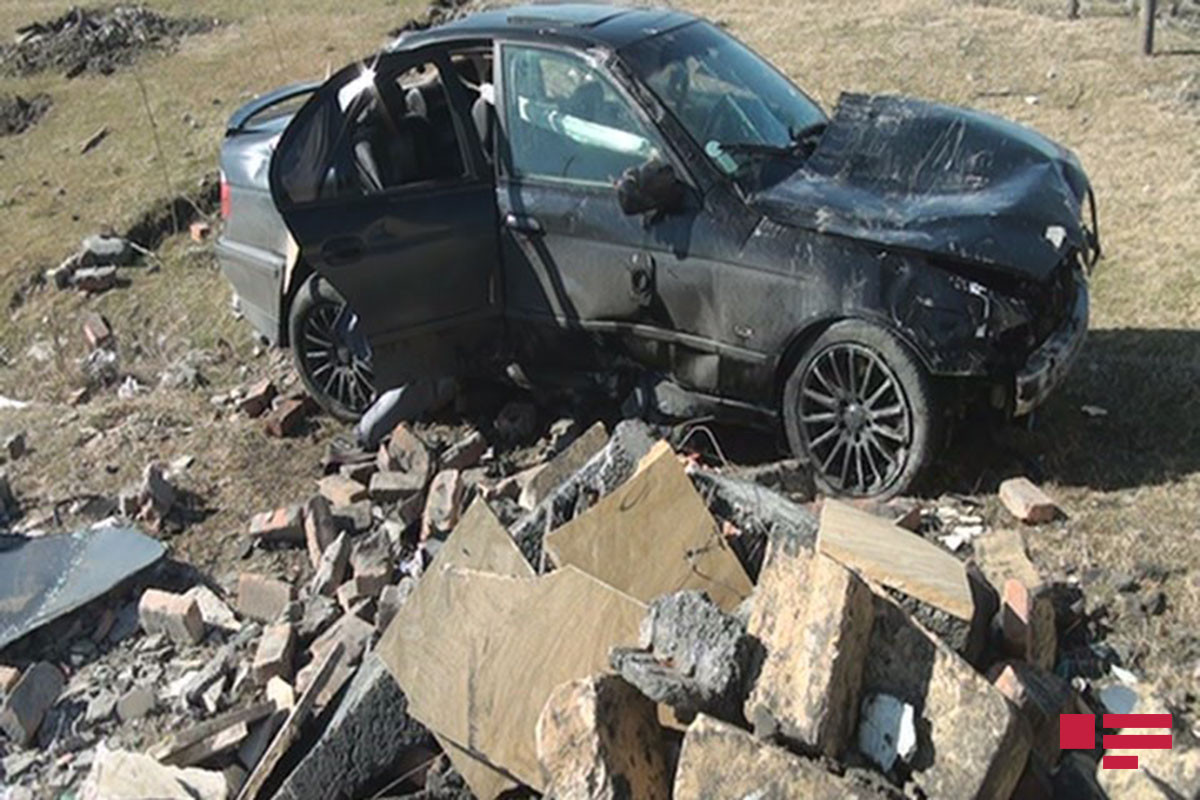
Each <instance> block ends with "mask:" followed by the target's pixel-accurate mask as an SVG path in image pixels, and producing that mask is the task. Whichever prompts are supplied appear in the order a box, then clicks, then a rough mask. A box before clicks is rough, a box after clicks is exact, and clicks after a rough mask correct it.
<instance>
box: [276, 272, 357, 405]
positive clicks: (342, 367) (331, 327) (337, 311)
mask: <svg viewBox="0 0 1200 800" xmlns="http://www.w3.org/2000/svg"><path fill="white" fill-rule="evenodd" d="M354 323H355V318H354V312H353V311H351V310H350V309H349V308H348V307H347V306H346V301H345V300H344V299H343V298H342V296H341V295H340V294H338V293H337V291H336V290H335V289H334V288H333V287H332V286H330V285H329V284H328V283H326V282H325V281H323V280H321V279H320V278H319V277H317V276H316V275H313V276H312V277H310V278H309V279H308V280H307V281H305V283H304V285H303V286H301V287H300V289H299V291H297V293H296V297H295V299H294V300H293V301H292V310H291V314H290V316H289V318H288V333H289V337H290V341H291V344H292V357H293V358H294V359H295V362H296V370H297V371H298V372H299V373H300V380H301V381H303V383H304V387H305V388H306V389H307V390H308V393H309V394H311V395H312V396H313V398H314V399H315V400H316V401H317V402H318V403H319V404H320V405H321V407H322V408H324V409H325V410H326V411H328V412H329V413H330V414H331V415H333V416H334V417H337V418H338V419H340V420H344V421H346V422H354V421H355V420H357V419H358V418H359V417H360V416H362V414H363V412H365V411H366V410H367V409H368V408H370V406H371V403H373V402H374V401H375V376H374V373H373V372H372V371H371V359H370V354H369V351H368V348H367V346H366V344H365V342H363V341H356V339H355V337H357V336H361V334H358V333H356V332H355V325H354Z"/></svg>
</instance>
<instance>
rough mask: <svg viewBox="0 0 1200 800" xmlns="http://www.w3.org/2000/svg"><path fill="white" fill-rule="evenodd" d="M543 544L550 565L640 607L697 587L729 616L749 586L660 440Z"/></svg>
mask: <svg viewBox="0 0 1200 800" xmlns="http://www.w3.org/2000/svg"><path fill="white" fill-rule="evenodd" d="M545 546H546V551H547V553H548V554H549V555H550V557H551V558H552V559H553V560H554V563H556V564H558V565H560V566H561V565H571V566H575V567H577V568H579V569H581V570H583V571H584V572H586V573H588V574H589V575H593V576H594V577H596V578H597V579H599V580H600V581H602V582H603V583H606V584H608V585H609V586H612V587H614V588H616V589H619V590H621V591H623V592H625V593H627V594H629V595H630V596H632V597H634V598H636V599H638V600H641V601H642V602H649V601H651V600H653V599H654V598H656V597H659V596H661V595H663V594H668V593H671V592H676V591H679V590H683V589H697V590H701V591H703V592H705V593H706V594H708V596H709V597H710V598H711V599H712V600H713V602H715V603H716V604H717V606H719V607H720V608H722V609H724V610H726V611H730V610H732V609H733V608H735V607H736V606H737V605H738V604H739V603H741V602H742V600H744V599H745V598H746V597H748V596H749V595H750V592H751V591H752V590H753V588H754V587H753V584H751V583H750V578H749V577H748V576H747V575H746V572H745V570H743V569H742V566H741V564H740V563H739V562H738V560H737V557H736V556H734V554H733V551H732V550H730V549H729V547H728V545H727V544H726V543H725V540H724V538H723V537H722V536H721V534H720V532H719V531H718V530H717V525H716V522H715V520H713V518H712V515H711V514H709V513H708V508H707V507H706V506H705V505H704V501H703V500H702V499H701V498H700V495H699V494H697V493H696V490H695V489H694V488H693V487H692V484H691V481H689V480H688V477H687V475H686V474H685V473H684V470H683V466H682V465H681V464H680V463H679V460H678V458H676V456H675V453H674V451H673V450H672V449H671V447H670V445H668V444H667V443H666V442H659V443H658V444H656V445H655V446H654V447H653V448H652V449H651V450H650V452H649V453H648V454H647V455H646V456H645V457H644V458H643V459H642V461H641V463H640V464H639V465H638V468H637V470H636V471H635V473H634V475H633V476H632V477H631V478H630V479H629V480H628V481H627V482H625V483H624V484H622V485H621V486H618V487H616V488H614V489H613V490H612V491H611V492H610V493H609V494H608V495H607V496H605V497H603V498H601V499H600V501H599V502H597V503H596V505H595V506H593V507H592V508H590V509H588V510H587V511H585V512H584V513H583V514H581V515H579V516H578V517H576V518H575V519H573V520H571V521H570V522H568V523H567V524H565V525H564V526H563V527H561V528H560V529H558V530H556V531H554V532H552V533H550V534H549V535H548V536H546V539H545Z"/></svg>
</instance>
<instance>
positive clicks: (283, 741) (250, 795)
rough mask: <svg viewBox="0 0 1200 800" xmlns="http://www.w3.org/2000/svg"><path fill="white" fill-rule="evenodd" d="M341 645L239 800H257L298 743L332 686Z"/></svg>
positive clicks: (286, 722)
mask: <svg viewBox="0 0 1200 800" xmlns="http://www.w3.org/2000/svg"><path fill="white" fill-rule="evenodd" d="M343 649H344V648H343V647H342V643H341V642H338V643H337V644H336V645H334V647H333V649H332V650H330V651H329V653H328V654H327V655H326V656H325V660H324V661H322V662H321V666H320V667H318V668H317V673H316V675H315V676H314V677H313V679H312V683H310V684H309V685H308V688H307V689H305V690H304V694H302V695H301V696H300V699H299V700H297V701H296V705H295V707H294V708H293V709H292V711H291V713H290V714H288V717H287V719H286V720H284V723H283V727H281V728H280V729H279V733H277V734H275V738H274V739H272V740H271V744H270V745H269V746H268V747H267V751H266V752H265V753H263V757H262V760H261V761H259V762H258V764H256V765H255V767H254V771H253V772H251V773H250V775H249V776H248V777H247V778H246V782H245V783H244V784H243V785H242V791H241V792H239V793H238V796H237V798H238V800H254V798H255V797H256V796H257V795H258V793H259V791H260V790H261V789H262V787H263V784H264V783H266V782H267V778H269V777H271V772H272V771H273V770H274V769H275V766H276V765H277V764H278V763H279V760H280V759H281V758H283V756H284V754H286V753H287V751H288V748H290V747H291V746H292V744H293V743H294V742H295V741H296V737H297V736H298V735H299V734H300V726H301V725H303V724H304V720H305V719H306V718H307V717H308V714H309V712H310V711H312V707H313V704H314V703H315V702H316V701H317V695H318V694H320V693H321V690H322V689H323V688H325V684H326V683H328V682H329V677H330V676H331V675H332V674H333V671H334V668H335V667H336V666H337V665H338V662H339V661H341V659H342V651H343Z"/></svg>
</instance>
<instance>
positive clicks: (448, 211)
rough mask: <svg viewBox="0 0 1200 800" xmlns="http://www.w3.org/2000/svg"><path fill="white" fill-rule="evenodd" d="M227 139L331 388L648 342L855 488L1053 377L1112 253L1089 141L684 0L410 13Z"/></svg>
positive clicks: (719, 404) (248, 278)
mask: <svg viewBox="0 0 1200 800" xmlns="http://www.w3.org/2000/svg"><path fill="white" fill-rule="evenodd" d="M297 98H299V99H300V100H305V102H304V104H303V106H302V107H300V108H299V110H298V111H296V113H294V114H292V113H291V107H290V106H289V105H288V103H289V101H290V102H291V103H292V106H294V105H295V104H296V102H297ZM276 107H278V108H285V109H288V110H287V111H286V113H285V112H282V111H272V110H271V109H272V108H276ZM255 118H262V119H259V120H256V119H255ZM222 171H223V178H224V181H225V184H224V186H223V190H224V191H225V198H224V199H225V201H226V203H225V213H226V215H227V220H226V225H225V229H224V232H223V234H222V238H221V240H220V242H219V245H218V246H219V251H220V254H221V257H222V260H223V264H224V266H225V269H226V272H227V274H228V275H229V276H230V279H231V280H232V282H233V283H234V286H235V289H236V291H237V294H238V296H239V298H240V300H241V302H242V306H243V311H245V312H246V313H247V316H248V317H249V318H250V319H251V320H252V321H253V322H254V323H255V324H256V325H257V326H258V327H259V329H260V330H261V331H262V332H263V333H264V334H265V335H267V336H268V338H270V339H272V340H273V341H282V342H288V343H290V345H291V347H292V348H293V351H294V353H295V357H296V361H297V363H298V365H299V368H300V371H301V374H302V376H303V378H304V381H305V383H306V384H307V386H308V387H309V389H310V390H312V391H313V393H314V394H315V395H316V396H317V397H318V399H320V400H321V402H322V403H323V404H324V405H325V406H326V407H327V408H329V409H330V410H332V411H333V412H334V413H336V414H338V415H340V416H343V417H352V416H353V415H355V414H357V413H361V412H362V411H363V410H364V409H365V408H366V407H367V405H369V403H370V402H371V401H372V399H373V398H374V397H375V393H376V392H378V391H381V390H383V389H386V388H389V387H393V386H397V385H400V384H403V383H405V382H408V381H413V380H415V379H419V378H425V377H430V376H447V375H456V374H466V373H471V372H478V371H480V370H484V369H489V368H492V367H494V366H495V365H497V364H504V363H509V362H515V363H517V364H520V365H521V366H522V368H523V369H526V370H527V371H528V372H529V373H530V374H532V373H536V372H539V371H541V372H547V373H549V372H554V371H562V370H564V369H566V370H574V371H591V372H608V371H618V370H625V369H631V370H632V369H636V370H641V371H643V372H645V373H648V374H654V375H660V376H663V377H664V378H665V379H667V380H669V381H671V382H672V384H673V387H674V389H675V390H677V391H678V392H679V393H680V394H682V395H683V396H685V397H687V398H688V400H689V405H690V407H694V408H702V409H705V410H706V412H707V413H711V414H713V415H716V416H719V417H724V418H729V419H736V420H750V421H754V420H757V421H760V422H764V423H766V424H768V425H772V426H775V428H776V429H781V430H782V432H783V434H784V435H785V436H786V441H787V443H788V445H789V446H790V448H791V449H792V450H793V451H794V452H795V453H796V455H798V456H802V457H805V458H807V459H809V460H810V461H811V463H812V464H813V465H814V467H815V469H816V472H817V475H818V481H819V483H820V484H821V486H822V488H824V489H826V490H828V491H831V492H834V493H838V494H844V495H857V496H885V495H891V494H895V493H898V492H901V491H903V490H905V489H906V488H908V487H909V486H910V485H911V484H912V482H913V480H914V478H915V477H916V476H917V474H918V473H919V472H920V471H921V469H922V468H923V467H924V466H926V465H928V464H929V462H930V461H931V459H932V458H933V456H934V455H935V453H936V448H937V447H938V446H939V445H940V443H941V441H942V440H943V438H944V436H943V434H944V431H945V429H946V421H947V420H948V419H949V418H950V417H951V415H952V413H953V412H954V411H955V410H956V408H961V407H962V406H963V404H964V403H967V402H986V403H988V404H990V405H991V406H992V407H994V408H995V409H996V410H997V411H998V412H1000V413H1003V414H1004V415H1007V416H1022V415H1026V414H1028V413H1029V412H1030V411H1031V410H1032V409H1033V408H1035V407H1036V406H1037V405H1038V404H1039V403H1041V402H1042V401H1043V400H1044V399H1045V398H1046V396H1047V395H1048V393H1049V392H1051V390H1052V389H1053V388H1054V387H1055V386H1056V385H1057V384H1058V383H1060V382H1061V380H1062V378H1063V376H1064V374H1065V373H1066V371H1067V370H1068V368H1069V367H1070V364H1071V362H1072V360H1073V358H1074V356H1075V355H1076V353H1077V352H1078V350H1079V348H1080V346H1081V344H1082V341H1083V338H1084V335H1085V332H1086V328H1087V316H1088V292H1087V284H1086V278H1087V272H1088V270H1089V269H1090V268H1091V266H1092V264H1094V262H1095V260H1096V258H1097V257H1098V255H1099V243H1098V239H1097V236H1096V219H1095V200H1094V198H1093V196H1092V191H1091V188H1090V186H1089V183H1088V180H1087V177H1086V176H1085V174H1084V172H1083V170H1082V168H1081V167H1080V164H1079V162H1078V160H1077V159H1076V158H1075V156H1074V155H1073V154H1072V153H1070V152H1069V151H1068V150H1066V149H1064V148H1063V147H1061V146H1059V145H1057V144H1055V143H1053V142H1051V141H1049V140H1047V139H1046V138H1044V137H1042V136H1041V135H1039V134H1037V133H1034V132H1033V131H1031V130H1028V129H1026V128H1023V127H1021V126H1019V125H1016V124H1014V123H1011V122H1007V121H1005V120H1002V119H999V118H997V117H994V116H991V115H988V114H984V113H980V112H976V111H970V110H965V109H959V108H952V107H948V106H944V105H939V104H935V103H929V102H923V101H919V100H912V99H907V98H898V97H883V96H868V95H859V94H847V95H844V96H843V97H842V98H841V99H840V101H839V103H838V105H837V107H836V108H835V109H834V110H833V112H832V114H831V115H827V114H826V113H825V112H824V111H823V110H822V109H821V108H820V107H819V106H818V105H817V104H816V103H815V102H813V101H812V100H811V99H810V98H809V97H807V96H806V95H805V94H804V93H803V92H802V91H801V90H799V89H798V88H796V87H795V86H794V85H793V84H792V83H791V82H790V81H789V80H788V79H787V78H786V77H784V76H783V75H782V74H781V73H780V72H779V71H778V70H776V69H775V68H774V67H772V66H771V65H770V64H769V63H767V62H766V61H764V60H763V59H762V58H760V57H759V56H757V55H756V54H754V53H753V52H752V51H751V50H749V49H748V48H747V47H745V46H744V45H742V44H741V43H739V42H738V41H737V40H736V39H734V38H732V37H731V36H730V35H729V34H727V33H725V32H724V31H722V30H720V29H719V28H718V27H716V26H714V25H711V24H709V23H708V22H705V21H703V20H700V19H697V18H695V17H693V16H690V15H687V14H684V13H681V12H678V11H673V10H662V9H626V8H615V7H611V6H593V5H561V6H543V5H539V6H530V7H524V8H511V9H503V10H495V11H488V12H483V13H480V14H476V15H474V16H470V17H467V18H465V19H462V20H459V21H456V22H453V23H450V24H447V25H444V26H441V27H438V28H435V29H431V30H428V31H423V32H419V33H412V34H407V35H405V36H403V37H401V39H399V40H398V41H397V42H395V43H394V44H393V45H392V46H391V47H390V48H388V49H387V50H386V51H385V52H384V53H382V54H380V55H378V56H376V57H373V58H371V59H368V60H366V61H363V62H358V63H355V64H352V65H350V66H349V67H347V68H346V69H344V70H342V71H341V72H340V73H338V74H336V75H334V76H333V77H332V78H330V79H329V80H328V81H326V82H325V83H324V84H322V85H320V86H319V87H314V86H302V87H298V88H295V89H289V90H282V91H280V92H278V93H276V94H275V95H271V96H268V97H267V98H264V99H263V100H260V101H257V102H256V103H253V104H251V105H250V106H248V107H247V108H246V109H244V110H243V111H241V112H239V114H238V115H236V116H235V118H234V120H233V121H232V122H231V125H230V135H229V137H228V139H227V142H226V146H225V150H224V153H223V156H222ZM268 179H269V181H268ZM268 186H269V196H268V195H267V193H266V192H267V188H268ZM268 197H269V198H270V201H271V202H272V203H273V206H274V209H277V210H278V213H279V214H280V215H281V216H282V218H283V220H284V222H285V223H286V226H287V229H288V231H290V234H291V237H290V241H291V243H293V244H294V246H292V245H291V244H289V245H288V246H286V247H285V246H284V241H286V240H287V239H288V237H287V236H286V234H282V233H281V232H280V231H278V230H276V231H274V232H273V233H272V232H270V225H269V224H268V223H269V220H268V217H269V216H270V215H271V214H272V213H274V212H268V211H265V210H262V208H261V206H262V203H263V201H264V200H265V199H266V198H268ZM255 198H257V200H256V199H255ZM256 202H257V203H258V204H259V205H258V206H257V208H258V210H257V211H256V210H255V208H256V206H255V203H256ZM255 215H258V216H257V217H256V216H255ZM240 216H241V217H246V218H250V219H249V221H247V219H245V218H244V219H239V217H240ZM255 236H258V237H259V240H257V241H255V240H254V237H255ZM272 236H273V237H274V238H273V239H272V238H271V237H272ZM256 259H257V261H256Z"/></svg>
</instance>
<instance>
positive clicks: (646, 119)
mask: <svg viewBox="0 0 1200 800" xmlns="http://www.w3.org/2000/svg"><path fill="white" fill-rule="evenodd" d="M509 47H519V48H525V49H536V50H549V51H552V52H559V53H565V54H567V55H568V56H571V57H573V58H575V59H576V60H578V61H581V62H583V63H584V64H585V65H586V66H587V67H589V68H590V69H593V70H595V71H596V72H598V73H599V74H600V75H601V76H603V77H604V78H605V79H606V80H607V81H608V82H609V83H610V84H611V85H612V87H613V89H614V90H615V91H616V92H617V94H618V95H619V96H620V98H621V100H623V101H624V102H625V103H626V104H627V105H628V107H629V108H630V109H631V112H632V113H633V115H634V116H635V117H636V118H637V120H638V122H640V123H641V124H642V125H643V126H645V127H646V128H647V129H648V130H649V131H651V132H652V133H653V135H654V136H655V137H656V138H657V139H658V142H657V143H658V144H659V145H661V149H662V154H661V155H662V158H663V159H664V160H665V161H667V162H668V163H669V164H671V166H672V167H674V169H675V172H676V174H677V175H678V176H679V178H680V180H682V181H683V182H684V183H686V184H687V185H688V186H689V187H690V188H692V189H695V185H696V184H695V181H694V180H693V179H692V176H691V172H690V171H689V170H688V169H687V167H686V166H685V165H684V163H683V160H682V159H681V158H680V157H679V154H678V153H677V152H676V150H675V144H674V142H672V140H671V137H670V136H668V135H667V133H666V131H664V130H663V129H662V126H660V125H659V124H658V123H657V122H656V121H655V120H654V118H653V116H652V115H651V114H650V113H649V111H648V110H647V108H646V107H645V106H644V105H643V104H642V102H641V99H640V98H639V97H638V95H637V93H636V92H631V91H630V90H629V87H628V86H626V85H625V83H624V81H622V80H621V78H620V77H619V75H618V74H617V71H615V70H613V69H612V59H613V55H612V54H611V53H607V52H604V51H598V50H591V51H588V50H581V48H579V47H572V46H569V45H563V44H559V43H555V42H540V41H531V40H528V39H520V38H511V39H500V38H497V40H496V44H495V48H496V49H495V55H494V56H493V65H494V66H493V78H494V86H495V98H496V103H495V106H494V110H495V112H496V121H497V124H498V127H499V131H500V133H501V139H500V141H498V142H497V144H498V145H499V147H498V149H497V157H496V159H495V161H496V179H497V182H505V183H516V184H520V185H522V186H545V187H555V188H564V187H565V188H573V189H576V190H579V191H589V192H591V193H600V192H613V191H615V183H616V182H615V180H614V181H613V182H612V183H601V182H598V181H587V180H581V179H578V178H554V177H550V176H546V175H516V174H514V172H513V169H512V162H511V159H512V151H511V149H510V148H509V124H508V122H509V120H508V95H507V92H508V86H507V74H506V73H507V72H508V69H507V65H506V64H505V62H504V55H505V50H506V49H507V48H509ZM588 52H591V53H593V54H596V53H599V54H602V57H600V58H595V59H588V58H587V57H586V53H588Z"/></svg>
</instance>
